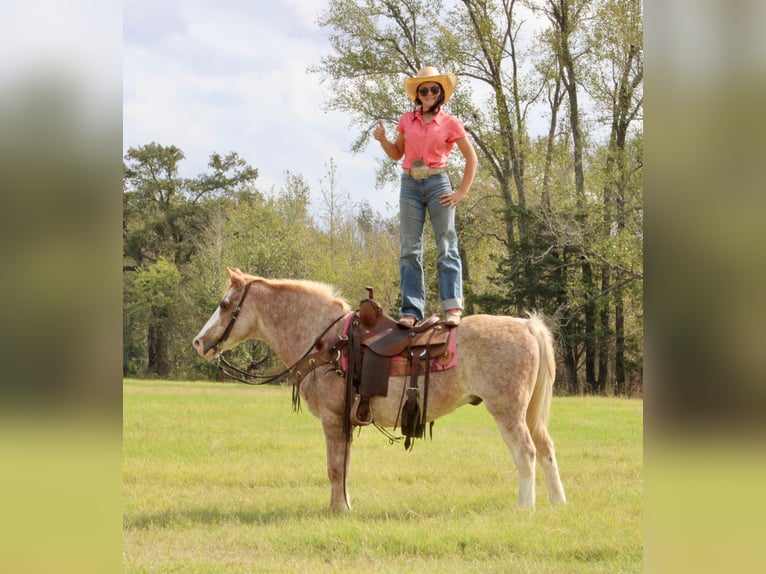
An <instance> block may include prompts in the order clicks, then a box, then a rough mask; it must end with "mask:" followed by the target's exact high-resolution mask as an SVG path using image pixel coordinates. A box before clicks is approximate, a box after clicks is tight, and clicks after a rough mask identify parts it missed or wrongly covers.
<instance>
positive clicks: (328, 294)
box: [243, 273, 351, 309]
mask: <svg viewBox="0 0 766 574" xmlns="http://www.w3.org/2000/svg"><path fill="white" fill-rule="evenodd" d="M243 275H244V279H245V282H246V283H250V282H253V281H262V282H263V283H266V284H268V285H271V286H273V287H277V288H279V289H283V290H286V291H297V292H299V293H301V292H302V293H306V294H309V295H311V294H316V295H319V296H320V297H323V298H326V299H329V300H330V302H334V303H337V304H338V305H340V306H341V307H342V308H343V309H350V308H351V305H349V304H348V301H346V300H345V299H344V298H343V296H342V295H341V294H340V293H338V290H337V289H336V288H335V287H333V286H332V285H328V284H327V283H321V282H320V281H311V280H309V279H266V278H264V277H256V276H255V275H250V274H248V273H243Z"/></svg>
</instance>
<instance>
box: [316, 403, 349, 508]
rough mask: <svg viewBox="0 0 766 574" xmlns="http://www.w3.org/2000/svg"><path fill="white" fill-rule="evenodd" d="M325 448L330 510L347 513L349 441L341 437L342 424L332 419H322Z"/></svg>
mask: <svg viewBox="0 0 766 574" xmlns="http://www.w3.org/2000/svg"><path fill="white" fill-rule="evenodd" d="M322 427H323V429H324V437H325V445H326V447H327V477H328V478H329V479H330V510H334V511H339V512H348V511H350V510H351V500H350V499H349V496H348V489H347V484H346V479H347V478H348V470H349V466H350V462H351V440H350V439H349V440H346V437H345V436H344V435H343V423H342V422H341V421H339V420H336V419H335V418H334V417H333V418H331V419H330V418H328V419H325V418H323V419H322Z"/></svg>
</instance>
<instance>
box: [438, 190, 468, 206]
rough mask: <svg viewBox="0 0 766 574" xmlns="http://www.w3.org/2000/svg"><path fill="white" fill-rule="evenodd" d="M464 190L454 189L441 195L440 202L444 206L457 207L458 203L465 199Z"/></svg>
mask: <svg viewBox="0 0 766 574" xmlns="http://www.w3.org/2000/svg"><path fill="white" fill-rule="evenodd" d="M464 197H465V192H464V191H453V192H452V193H445V194H443V195H440V196H439V203H440V204H441V206H442V207H457V204H458V203H460V202H461V201H463V198H464Z"/></svg>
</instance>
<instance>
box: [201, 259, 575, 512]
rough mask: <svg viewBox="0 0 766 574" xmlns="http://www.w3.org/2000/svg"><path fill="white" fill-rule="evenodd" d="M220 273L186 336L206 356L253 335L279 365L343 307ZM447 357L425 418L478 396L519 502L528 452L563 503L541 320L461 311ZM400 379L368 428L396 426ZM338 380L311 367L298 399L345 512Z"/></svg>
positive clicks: (336, 320)
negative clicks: (202, 320)
mask: <svg viewBox="0 0 766 574" xmlns="http://www.w3.org/2000/svg"><path fill="white" fill-rule="evenodd" d="M228 272H229V278H230V281H231V283H230V286H229V288H228V290H227V291H226V293H225V295H224V297H223V300H222V301H221V303H220V305H219V306H218V307H217V308H216V310H215V312H214V313H213V315H212V316H211V317H210V319H209V320H208V321H207V323H206V324H205V326H204V327H203V328H202V330H201V331H200V332H199V334H198V335H197V336H196V337H195V338H194V343H193V345H194V348H195V349H196V350H197V352H198V353H199V354H200V355H201V356H202V357H204V358H206V359H211V360H212V359H215V358H217V357H218V356H219V355H220V353H221V352H222V351H225V350H226V349H230V348H232V347H234V346H236V345H237V344H239V343H241V342H243V341H246V340H249V339H260V340H263V341H265V342H266V343H268V345H269V346H270V347H271V348H272V349H273V350H274V351H275V352H276V354H277V355H278V356H279V358H280V359H281V360H282V361H283V362H284V363H285V364H286V365H295V364H296V363H297V362H299V361H300V360H301V359H303V358H304V357H305V356H306V354H307V352H308V350H311V349H318V348H322V347H329V346H330V345H332V344H333V342H334V341H337V340H338V339H339V337H340V336H341V335H342V330H343V323H344V321H343V320H341V319H342V318H343V317H345V316H347V315H348V314H349V313H351V312H352V309H351V307H350V306H349V305H348V303H347V302H346V301H344V300H342V299H341V298H339V297H338V296H337V295H336V294H335V293H334V291H333V289H332V288H331V287H330V286H328V285H324V284H321V283H315V282H312V281H293V280H270V279H264V278H260V277H254V276H251V275H248V274H245V273H243V272H242V271H240V270H239V269H237V270H231V269H229V270H228ZM248 284H249V287H247V288H246V286H247V285H248ZM243 294H246V297H244V298H243ZM232 316H233V317H232ZM233 319H234V320H233ZM328 326H329V328H328ZM457 355H458V363H457V366H456V367H454V368H451V369H447V370H444V371H441V372H434V373H432V374H431V382H430V390H429V398H428V405H427V412H426V420H427V421H433V420H435V419H437V418H439V417H442V416H444V415H447V414H449V413H451V412H452V411H454V410H455V409H457V408H458V407H460V406H463V405H466V404H478V403H479V402H482V401H483V402H484V404H485V406H486V408H487V410H488V411H489V412H490V413H491V414H492V416H493V417H494V419H495V422H496V423H497V425H498V427H499V428H500V432H501V434H502V436H503V439H504V440H505V442H506V444H507V445H508V448H509V450H510V451H511V454H512V455H513V460H514V462H515V464H516V468H517V469H518V472H519V505H520V506H522V507H532V506H534V504H535V458H536V457H537V459H539V461H540V464H541V466H542V468H543V471H544V473H545V483H546V486H547V488H548V497H549V499H550V501H551V503H554V504H556V503H566V496H565V494H564V488H563V486H562V484H561V479H560V477H559V471H558V466H557V463H556V454H555V451H554V447H553V441H552V440H551V438H550V436H549V435H548V430H547V424H548V417H549V413H550V405H551V395H552V387H553V380H554V375H555V362H554V353H553V342H552V337H551V334H550V332H549V330H548V329H547V327H546V326H545V325H544V323H543V322H542V320H541V319H540V318H538V317H536V316H534V315H533V316H531V317H530V318H529V319H520V318H514V317H501V316H492V315H471V316H467V317H465V318H464V319H463V321H462V322H461V323H460V326H459V327H457ZM404 385H405V377H391V379H390V380H389V389H388V396H387V397H373V398H372V401H371V403H370V408H371V410H372V413H373V416H374V420H375V424H376V425H378V426H380V427H384V428H393V427H394V426H395V425H396V423H397V417H398V414H399V407H400V397H401V396H402V394H403V391H404ZM345 386H346V385H345V382H344V379H343V378H342V377H339V376H338V374H337V373H336V371H335V370H333V369H332V368H324V369H322V368H319V369H315V370H314V371H312V373H311V375H309V376H306V377H305V378H304V379H303V380H302V381H301V383H300V387H299V392H300V397H301V398H302V400H303V401H304V403H305V404H306V405H308V408H309V410H310V411H311V413H312V414H314V415H315V416H317V417H318V418H319V419H320V421H321V424H322V428H323V430H324V433H325V443H326V447H327V472H328V476H329V479H330V485H331V496H330V508H331V509H332V510H337V511H348V510H350V509H351V503H350V499H349V496H348V491H347V488H346V478H347V473H348V468H349V461H350V450H351V440H350V437H347V436H346V435H345V433H344V430H343V429H344V414H345V412H346V411H345V409H344V403H345V396H346V389H345ZM347 426H348V424H346V427H347ZM349 434H352V433H349Z"/></svg>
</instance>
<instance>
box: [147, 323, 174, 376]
mask: <svg viewBox="0 0 766 574" xmlns="http://www.w3.org/2000/svg"><path fill="white" fill-rule="evenodd" d="M147 355H148V358H149V361H148V370H149V372H150V373H152V374H154V375H159V376H161V377H162V376H167V374H168V373H169V372H170V364H169V362H168V344H167V337H166V336H165V328H164V325H163V324H162V323H161V322H160V321H157V322H152V323H151V324H150V325H149V329H148V332H147Z"/></svg>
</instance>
